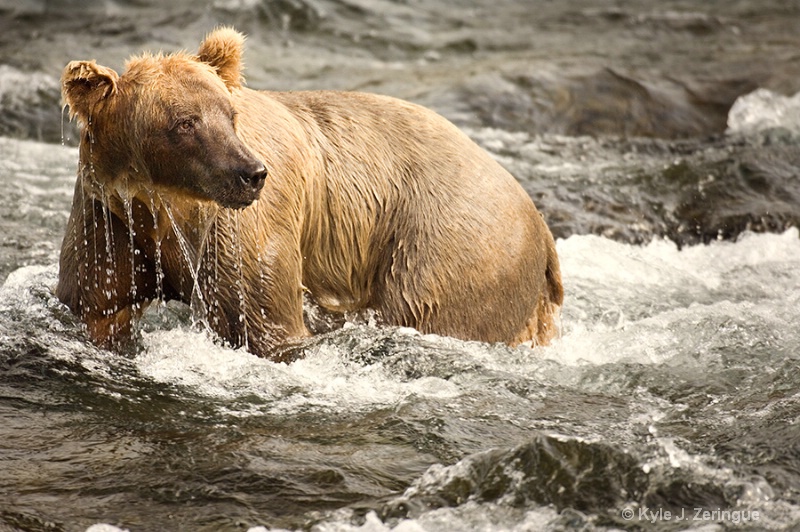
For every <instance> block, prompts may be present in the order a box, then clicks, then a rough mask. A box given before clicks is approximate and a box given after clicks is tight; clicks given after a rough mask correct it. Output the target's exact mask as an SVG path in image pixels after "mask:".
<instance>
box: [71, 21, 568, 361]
mask: <svg viewBox="0 0 800 532" xmlns="http://www.w3.org/2000/svg"><path fill="white" fill-rule="evenodd" d="M242 47H243V37H242V36H241V35H240V34H239V33H237V32H235V31H233V30H231V29H228V28H223V29H220V30H216V31H215V32H213V33H212V34H210V35H209V36H208V37H207V38H206V40H205V41H204V42H203V43H202V44H201V47H200V50H199V52H198V55H197V56H191V55H188V54H185V53H178V54H173V55H169V56H149V55H145V56H141V57H139V58H134V59H132V60H131V61H129V63H128V65H127V71H126V73H125V74H123V75H122V76H121V77H120V76H118V75H117V74H116V73H115V72H114V71H113V70H110V69H107V68H106V67H102V66H99V65H96V64H95V63H94V62H73V63H70V65H68V66H67V68H66V69H65V73H64V76H63V79H62V82H63V91H64V98H65V102H66V103H67V105H69V106H70V110H71V113H72V114H74V115H77V116H78V118H79V119H80V120H81V122H82V123H83V133H82V142H81V154H80V168H79V176H78V183H77V185H76V190H75V199H74V204H73V209H72V213H71V216H70V220H69V224H68V227H67V233H66V235H65V239H64V244H63V247H62V256H61V273H60V277H59V285H58V288H57V294H58V296H59V298H60V299H61V300H62V301H64V302H65V303H66V304H67V305H69V306H70V308H71V309H72V310H73V311H74V312H76V313H77V314H79V315H80V316H81V317H82V318H83V320H84V321H85V322H86V323H87V326H88V330H89V333H90V335H91V336H92V338H93V339H94V340H95V341H96V342H97V343H99V344H101V345H104V346H107V347H113V346H115V345H117V344H119V343H120V342H122V341H124V340H125V339H126V338H128V337H129V335H130V332H131V321H132V320H133V319H135V318H136V317H137V316H138V315H139V314H140V313H141V310H142V308H143V307H144V306H145V305H146V304H147V303H148V302H149V301H151V300H153V299H155V298H159V297H160V298H165V299H170V298H176V299H180V300H183V301H185V302H187V303H194V306H195V308H196V309H198V310H199V311H200V313H201V314H202V316H203V318H204V319H206V321H207V323H208V325H209V326H210V327H211V328H212V329H213V330H214V331H215V332H216V333H217V334H218V335H219V336H220V337H222V338H223V339H225V340H228V341H229V342H231V343H232V344H233V345H246V346H247V347H248V349H250V350H251V351H252V352H254V353H257V354H259V355H262V356H275V355H274V353H275V351H274V349H275V348H276V347H278V346H280V345H281V344H282V343H284V342H285V341H287V340H289V339H292V338H297V337H303V336H307V335H308V334H309V332H308V330H307V328H306V325H305V324H304V323H303V309H302V301H303V292H304V291H308V292H310V295H311V297H312V299H313V300H314V301H316V302H317V303H318V304H319V305H320V306H321V307H323V308H325V309H327V310H329V311H332V312H347V311H358V310H362V309H374V310H375V311H377V313H378V316H379V317H380V319H381V320H382V322H383V323H386V324H391V325H403V326H410V327H414V328H416V329H418V330H420V331H422V332H431V333H437V334H442V335H449V336H454V337H458V338H463V339H474V340H482V341H487V342H507V343H511V344H515V343H520V342H526V341H532V342H534V343H537V344H546V343H548V342H549V340H550V339H551V338H552V337H553V336H554V335H555V334H556V333H557V327H556V324H555V321H554V320H555V317H556V316H557V313H558V308H559V306H560V305H561V303H562V299H563V289H562V285H561V277H560V270H559V264H558V257H557V255H556V250H555V244H554V242H553V238H552V236H551V234H550V231H549V230H548V228H547V226H546V224H545V223H544V220H543V219H542V217H541V215H540V214H539V213H538V212H537V210H536V208H535V207H534V205H533V203H532V202H531V200H530V198H529V197H528V196H527V194H526V193H525V192H524V190H523V189H522V188H521V187H520V186H519V184H518V183H517V182H516V181H515V180H514V178H513V177H512V176H511V175H510V174H508V172H506V171H505V170H504V169H503V168H502V167H501V166H500V165H499V164H498V163H497V162H495V161H494V160H493V159H492V158H491V157H490V156H489V155H488V154H487V153H486V152H484V151H483V150H482V149H480V148H479V147H478V146H477V145H476V144H474V143H473V142H472V141H471V140H470V139H469V138H468V137H466V135H464V134H463V133H462V132H461V131H459V130H458V129H457V128H456V127H455V126H453V125H452V124H451V123H450V122H448V121H447V120H445V119H444V118H442V117H441V116H439V115H437V114H435V113H433V112H432V111H430V110H428V109H425V108H423V107H420V106H417V105H414V104H411V103H408V102H404V101H400V100H397V99H393V98H389V97H385V96H377V95H371V94H363V93H348V92H325V91H320V92H315V91H311V92H288V93H281V92H266V91H254V90H251V89H248V88H246V87H244V86H243V85H242V77H241V55H242ZM165 76H169V77H170V79H172V78H174V77H175V76H190V77H192V76H194V77H197V78H198V79H199V80H203V83H206V84H207V85H208V87H212V89H210V90H209V92H210V94H211V96H209V97H210V98H211V97H213V98H219V97H220V96H222V97H223V98H225V99H227V100H229V102H230V105H232V107H233V109H235V110H236V111H237V112H238V114H237V115H236V123H235V131H236V135H237V136H238V139H235V140H236V141H237V142H238V141H239V139H240V141H241V142H242V143H243V145H244V146H245V147H246V148H247V150H249V151H251V152H252V153H253V154H255V156H256V157H257V158H259V159H260V160H261V161H263V163H264V164H265V165H266V167H267V169H268V171H269V176H268V177H267V181H266V185H265V186H264V188H263V190H261V191H260V196H259V199H258V201H257V202H255V203H254V204H252V205H251V206H250V207H248V208H245V209H243V210H231V209H225V208H222V207H220V206H219V205H218V202H216V201H213V200H214V199H215V198H214V197H211V198H210V200H209V198H206V197H204V196H203V194H211V195H213V194H222V192H217V191H216V190H212V191H211V192H210V193H207V192H204V191H205V190H206V189H203V190H201V191H200V192H199V193H193V192H191V191H190V192H185V191H184V190H182V189H181V186H180V184H181V183H182V182H177V183H178V184H177V185H175V184H173V183H172V182H169V181H168V180H167V181H164V183H166V184H163V183H159V182H157V181H158V179H156V178H157V177H158V176H155V177H154V175H152V174H154V173H155V172H154V171H152V170H148V168H149V167H152V166H153V163H152V162H148V160H147V157H148V156H152V153H153V152H154V149H157V148H158V147H157V146H156V148H150V149H145V147H144V146H143V144H142V142H143V141H142V139H143V138H149V137H148V135H150V136H151V137H152V133H149V131H151V130H147V129H146V128H145V126H150V125H151V124H150V123H159V122H163V121H164V120H165V119H164V117H162V116H160V113H162V111H159V110H158V108H157V106H155V105H153V104H152V101H153V100H154V99H156V98H163V97H165V96H167V97H170V98H173V100H175V99H177V100H178V101H179V100H180V95H176V94H164V93H165V91H169V90H174V89H170V88H169V87H165V86H163V85H162V84H161V82H160V80H163V79H165ZM217 103H218V104H219V105H223V104H224V105H228V103H227V101H226V102H222V103H220V102H217ZM126 107H127V108H126ZM232 140H234V139H232ZM220 142H226V141H225V140H224V139H220ZM240 151H241V150H240ZM167 153H168V152H167ZM237 153H238V152H237ZM242 153H244V152H242ZM172 156H173V158H174V159H175V161H174V162H172V161H171V162H170V164H171V165H178V164H180V161H179V160H180V158H181V153H174V154H172ZM244 156H246V154H244V155H242V157H244ZM156 168H157V169H158V172H161V171H162V170H161V168H162V166H158V167H156ZM163 171H165V172H170V171H172V170H171V167H167V168H166V170H163ZM176 171H177V170H176ZM192 186H193V185H192ZM209 190H211V189H209ZM98 219H100V220H102V223H101V224H99V225H98V224H97V221H98ZM96 228H97V229H96ZM182 240H183V242H182ZM159 261H160V262H161V265H162V267H161V271H160V272H159V271H158V269H157V268H156V264H157V263H158V262H159ZM107 271H112V272H113V274H112V275H108V274H107V273H106V272H107ZM193 271H196V272H197V273H198V276H197V281H196V282H195V281H194V279H193V275H192V272H193ZM162 272H163V276H164V279H163V281H162V282H159V280H158V279H157V276H158V275H159V274H160V273H162ZM131 286H135V293H132V292H131V290H130V288H131ZM240 294H241V297H240ZM240 315H245V316H246V318H245V319H244V320H241V319H240Z"/></svg>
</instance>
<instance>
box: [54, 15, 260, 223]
mask: <svg viewBox="0 0 800 532" xmlns="http://www.w3.org/2000/svg"><path fill="white" fill-rule="evenodd" d="M243 44H244V37H243V36H242V35H241V34H240V33H238V32H236V31H234V30H232V29H229V28H221V29H217V30H215V31H214V32H212V33H211V34H209V35H208V36H207V37H206V39H205V40H204V41H203V43H202V44H201V45H200V49H199V51H198V53H197V55H190V54H187V53H183V52H179V53H175V54H170V55H162V54H159V55H149V54H145V55H142V56H139V57H135V58H132V59H131V60H129V61H128V63H127V64H126V69H125V72H124V73H123V74H122V75H121V76H120V75H118V74H117V73H116V72H115V71H114V70H112V69H110V68H108V67H104V66H101V65H98V64H97V63H96V62H94V61H72V62H71V63H69V64H68V65H67V66H66V68H65V69H64V73H63V76H62V79H61V82H62V95H63V99H64V103H65V104H66V105H67V106H69V109H70V117H71V118H72V117H75V116H77V117H78V119H79V121H80V122H81V124H82V133H81V165H82V167H83V169H84V170H83V172H88V173H89V176H90V177H91V178H92V179H93V180H94V181H95V182H96V183H97V184H100V185H101V186H104V185H111V186H114V187H120V186H125V187H127V188H128V189H130V188H131V187H133V188H136V187H142V186H145V187H146V186H152V187H153V188H155V189H156V190H160V191H167V192H171V193H177V194H180V195H182V196H184V197H191V198H194V199H199V200H211V201H215V202H217V203H218V204H220V205H222V206H224V207H231V208H244V207H246V206H248V205H249V204H251V203H252V202H253V201H254V200H256V199H257V198H258V195H259V192H260V190H261V188H262V187H263V185H264V180H265V178H266V175H267V169H266V168H265V167H264V164H263V163H262V162H261V161H259V160H258V159H257V158H256V157H255V156H254V155H253V153H252V152H251V150H250V149H249V148H248V147H247V146H246V145H245V144H244V143H243V142H242V141H241V139H240V138H239V137H238V136H237V134H236V110H235V109H234V107H233V103H232V93H233V92H234V91H237V90H240V89H241V83H242V81H241V55H242V48H243ZM123 180H124V181H123ZM122 182H124V185H122V184H121V183H122ZM129 192H130V190H129Z"/></svg>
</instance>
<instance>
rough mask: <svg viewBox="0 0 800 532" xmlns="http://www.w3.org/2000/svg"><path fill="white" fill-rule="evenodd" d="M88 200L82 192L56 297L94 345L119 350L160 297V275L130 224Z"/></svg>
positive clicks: (71, 222)
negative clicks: (147, 308)
mask: <svg viewBox="0 0 800 532" xmlns="http://www.w3.org/2000/svg"><path fill="white" fill-rule="evenodd" d="M83 196H84V194H82V193H81V191H80V189H79V188H78V189H76V193H75V200H74V203H73V208H72V212H71V214H70V218H69V222H68V223H67V231H66V234H65V236H64V241H63V243H62V246H61V258H60V269H59V275H58V286H57V287H56V296H57V297H58V298H59V299H60V300H61V301H62V302H63V303H65V304H66V305H67V306H68V307H69V308H70V310H72V312H73V313H74V314H76V315H78V316H79V317H80V318H81V320H82V321H83V322H84V323H85V324H86V328H87V332H88V334H89V337H90V338H91V340H92V342H94V343H95V344H96V345H98V346H99V347H102V348H106V349H119V348H121V347H122V346H124V344H126V343H128V342H129V341H130V339H131V334H132V330H133V320H134V319H136V318H137V317H138V316H139V315H140V314H141V312H142V311H143V309H144V306H145V304H146V303H147V302H148V301H149V300H151V299H153V298H154V297H155V295H156V290H155V286H156V279H155V274H154V272H153V270H154V269H153V268H152V266H151V265H150V264H149V262H148V259H147V258H146V256H145V253H143V252H142V250H139V249H138V248H137V246H136V244H135V243H134V242H133V240H132V239H131V236H130V233H129V231H128V228H127V226H126V224H125V223H123V221H122V220H120V219H119V218H118V217H117V216H116V215H115V214H114V213H113V212H111V210H110V209H108V208H107V207H105V206H104V205H103V204H102V203H100V202H99V201H97V200H92V199H82V198H83Z"/></svg>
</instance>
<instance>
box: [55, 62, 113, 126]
mask: <svg viewBox="0 0 800 532" xmlns="http://www.w3.org/2000/svg"><path fill="white" fill-rule="evenodd" d="M118 80H119V75H118V74H117V73H116V72H115V71H114V70H112V69H110V68H108V67H104V66H101V65H98V64H97V63H95V62H94V61H72V62H70V63H69V64H68V65H67V66H66V68H64V73H63V74H62V75H61V96H62V98H63V100H64V103H65V104H66V105H68V106H69V117H70V119H72V118H74V117H75V116H76V115H77V116H78V118H79V119H80V120H81V121H82V122H83V123H84V124H88V123H89V118H90V117H91V112H92V109H94V107H95V105H96V104H97V103H98V102H100V101H101V100H103V99H105V98H107V97H108V96H110V95H111V94H114V93H115V92H116V90H117V81H118Z"/></svg>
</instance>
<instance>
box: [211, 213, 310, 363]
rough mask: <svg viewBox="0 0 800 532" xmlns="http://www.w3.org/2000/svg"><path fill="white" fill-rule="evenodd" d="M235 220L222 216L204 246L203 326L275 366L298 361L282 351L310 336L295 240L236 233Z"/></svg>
mask: <svg viewBox="0 0 800 532" xmlns="http://www.w3.org/2000/svg"><path fill="white" fill-rule="evenodd" d="M236 216H238V214H230V215H229V216H222V217H221V219H220V220H218V221H217V224H216V225H215V226H214V227H213V228H212V230H211V231H210V232H209V237H208V240H207V241H206V244H205V249H204V260H203V262H202V264H201V268H200V271H199V274H198V279H199V281H200V287H201V290H202V293H203V298H204V300H205V301H204V304H205V311H206V321H207V323H208V325H209V326H210V328H211V329H212V330H213V331H214V332H215V333H216V334H217V335H218V336H219V337H220V338H222V339H224V340H225V341H226V342H228V343H229V344H230V345H232V346H233V347H246V349H247V350H248V351H249V352H251V353H253V354H255V355H258V356H260V357H264V358H269V359H271V360H274V361H276V362H282V361H288V360H290V359H292V358H296V357H294V356H293V355H291V353H290V352H289V351H287V350H286V349H283V348H285V347H287V346H289V345H290V344H292V342H293V341H294V340H298V339H301V338H305V337H308V336H310V333H309V331H308V329H307V328H306V326H305V323H304V321H303V288H302V261H301V257H300V249H299V243H298V239H297V238H295V237H292V236H289V237H285V236H284V235H281V234H280V233H278V234H274V233H273V234H267V235H265V234H262V233H258V232H254V231H249V230H245V231H243V230H240V229H241V227H242V226H244V224H243V223H239V222H237V221H236V218H235V217H236ZM249 227H257V226H256V225H255V224H254V225H252V226H249Z"/></svg>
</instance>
